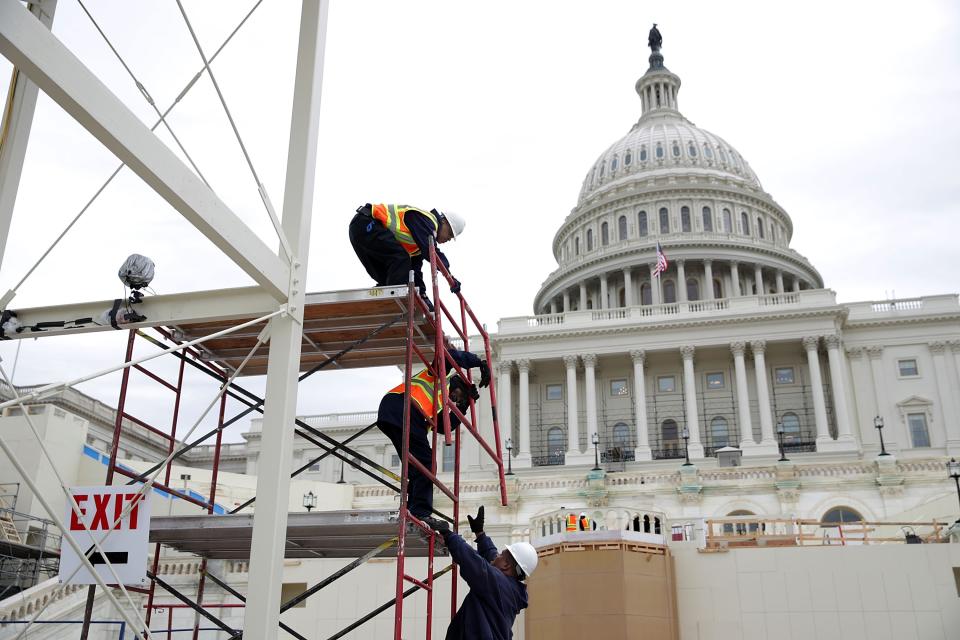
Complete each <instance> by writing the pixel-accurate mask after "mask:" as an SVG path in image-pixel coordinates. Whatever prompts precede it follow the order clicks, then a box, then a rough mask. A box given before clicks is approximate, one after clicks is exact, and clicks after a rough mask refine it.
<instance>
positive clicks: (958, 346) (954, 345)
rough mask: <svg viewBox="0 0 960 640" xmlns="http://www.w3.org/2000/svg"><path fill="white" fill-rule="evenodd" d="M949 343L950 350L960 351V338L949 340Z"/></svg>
mask: <svg viewBox="0 0 960 640" xmlns="http://www.w3.org/2000/svg"><path fill="white" fill-rule="evenodd" d="M947 345H949V347H950V351H953V352H954V353H960V340H947Z"/></svg>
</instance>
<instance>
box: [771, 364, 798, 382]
mask: <svg viewBox="0 0 960 640" xmlns="http://www.w3.org/2000/svg"><path fill="white" fill-rule="evenodd" d="M773 379H774V380H776V381H777V384H793V383H794V380H795V377H794V373H793V367H777V368H776V369H774V370H773Z"/></svg>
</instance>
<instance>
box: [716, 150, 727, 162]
mask: <svg viewBox="0 0 960 640" xmlns="http://www.w3.org/2000/svg"><path fill="white" fill-rule="evenodd" d="M717 151H719V152H720V161H721V162H723V163H724V164H726V163H727V154H726V153H724V151H723V147H717Z"/></svg>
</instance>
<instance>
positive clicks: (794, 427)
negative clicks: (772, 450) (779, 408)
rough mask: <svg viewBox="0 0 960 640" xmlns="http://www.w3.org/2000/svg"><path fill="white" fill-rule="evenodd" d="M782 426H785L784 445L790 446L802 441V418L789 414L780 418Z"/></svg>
mask: <svg viewBox="0 0 960 640" xmlns="http://www.w3.org/2000/svg"><path fill="white" fill-rule="evenodd" d="M780 424H781V425H782V426H783V443H784V444H790V443H792V442H799V441H800V418H799V417H797V414H795V413H793V412H792V411H791V412H787V413H785V414H783V415H782V416H781V417H780Z"/></svg>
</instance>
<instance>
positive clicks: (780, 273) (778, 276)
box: [775, 269, 783, 293]
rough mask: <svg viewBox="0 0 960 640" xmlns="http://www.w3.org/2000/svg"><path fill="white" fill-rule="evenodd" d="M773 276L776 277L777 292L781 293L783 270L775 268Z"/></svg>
mask: <svg viewBox="0 0 960 640" xmlns="http://www.w3.org/2000/svg"><path fill="white" fill-rule="evenodd" d="M775 277H776V279H777V293H783V271H780V269H777V271H776V276H775Z"/></svg>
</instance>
